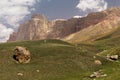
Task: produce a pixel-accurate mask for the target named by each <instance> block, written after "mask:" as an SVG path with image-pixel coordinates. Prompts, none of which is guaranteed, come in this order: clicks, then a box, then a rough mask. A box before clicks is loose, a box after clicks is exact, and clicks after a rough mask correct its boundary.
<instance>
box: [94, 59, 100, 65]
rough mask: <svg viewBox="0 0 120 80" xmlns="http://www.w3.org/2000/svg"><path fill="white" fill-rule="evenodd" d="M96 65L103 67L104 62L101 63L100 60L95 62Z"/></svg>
mask: <svg viewBox="0 0 120 80" xmlns="http://www.w3.org/2000/svg"><path fill="white" fill-rule="evenodd" d="M94 63H95V64H96V65H102V62H101V61H100V60H95V61H94Z"/></svg>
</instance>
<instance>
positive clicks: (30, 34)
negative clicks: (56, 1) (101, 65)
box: [8, 8, 120, 41]
mask: <svg viewBox="0 0 120 80" xmlns="http://www.w3.org/2000/svg"><path fill="white" fill-rule="evenodd" d="M116 13H117V14H116ZM119 13H120V11H119V8H113V9H109V10H106V11H103V12H95V13H90V14H88V16H86V17H82V18H71V19H68V20H62V19H58V20H53V21H49V20H47V19H46V18H45V16H43V15H40V14H35V15H33V16H32V19H31V20H29V21H26V22H25V23H23V24H21V25H20V27H19V29H18V31H17V32H14V33H13V34H11V36H10V38H9V40H8V41H22V40H41V39H56V38H57V39H61V38H64V37H66V36H68V35H70V34H73V33H75V32H78V31H80V30H82V29H84V28H87V27H91V26H95V25H98V24H101V26H102V25H104V24H102V22H103V23H106V22H107V23H108V24H110V23H111V22H109V21H112V20H114V19H116V18H117V17H118V16H119ZM115 17H116V18H115ZM106 20H108V21H106ZM99 26H100V25H99Z"/></svg>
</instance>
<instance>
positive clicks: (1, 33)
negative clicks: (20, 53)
mask: <svg viewBox="0 0 120 80" xmlns="http://www.w3.org/2000/svg"><path fill="white" fill-rule="evenodd" d="M12 32H13V29H12V28H7V27H6V26H5V25H3V24H1V23H0V42H5V41H6V40H8V38H9V35H10V34H11V33H12Z"/></svg>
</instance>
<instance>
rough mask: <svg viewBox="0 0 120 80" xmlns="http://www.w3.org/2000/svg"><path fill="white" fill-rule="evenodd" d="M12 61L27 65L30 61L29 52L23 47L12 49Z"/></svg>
mask: <svg viewBox="0 0 120 80" xmlns="http://www.w3.org/2000/svg"><path fill="white" fill-rule="evenodd" d="M13 59H14V60H16V61H17V62H18V63H29V62H30V59H31V56H30V52H29V50H27V49H26V48H25V47H21V46H16V47H15V48H14V55H13Z"/></svg>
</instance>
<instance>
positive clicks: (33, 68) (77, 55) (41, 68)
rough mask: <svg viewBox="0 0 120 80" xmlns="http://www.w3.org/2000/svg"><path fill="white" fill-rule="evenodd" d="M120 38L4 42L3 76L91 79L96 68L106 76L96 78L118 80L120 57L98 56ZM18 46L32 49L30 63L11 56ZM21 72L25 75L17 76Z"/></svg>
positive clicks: (0, 62)
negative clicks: (75, 42)
mask: <svg viewBox="0 0 120 80" xmlns="http://www.w3.org/2000/svg"><path fill="white" fill-rule="evenodd" d="M119 40H120V38H118V39H117V40H116V42H115V43H112V42H113V41H114V39H101V40H98V41H95V42H94V43H91V44H79V45H73V44H69V43H67V42H63V41H60V40H41V41H24V42H14V43H3V44H0V49H1V50H0V65H1V66H0V69H1V70H0V72H1V74H0V79H1V80H8V79H9V80H18V79H20V80H39V79H40V80H41V79H42V80H92V79H91V78H89V76H90V75H91V74H92V73H93V72H94V71H98V70H101V71H102V73H103V74H107V76H105V77H100V78H95V79H96V80H103V79H104V80H113V79H114V80H119V79H120V77H119V75H120V73H119V70H120V69H119V66H120V65H119V64H120V63H119V60H118V62H110V61H108V60H106V59H105V58H104V56H99V55H98V54H99V53H101V52H102V51H104V50H106V49H110V48H111V49H112V48H114V47H115V46H116V45H115V44H117V43H118V42H119ZM106 42H108V43H109V44H110V45H109V44H107V43H106ZM99 43H100V44H99ZM103 44H105V45H103ZM15 46H25V47H27V48H28V49H29V50H30V52H31V54H32V60H31V62H30V63H28V64H17V63H16V62H15V61H14V60H13V59H12V55H13V51H12V50H13V48H14V47H15ZM117 46H120V44H117ZM94 56H96V58H94ZM95 60H100V61H101V62H102V65H98V64H95V63H94V61H95ZM7 66H8V67H7ZM20 73H21V74H22V75H18V74H20ZM115 76H116V77H115Z"/></svg>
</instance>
